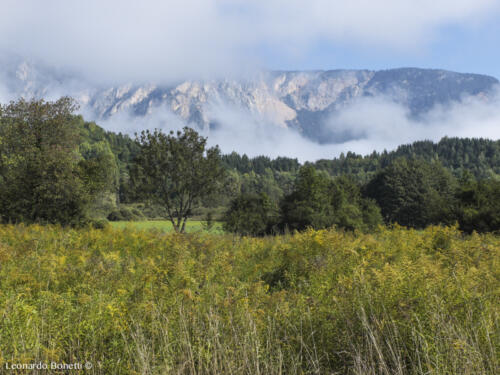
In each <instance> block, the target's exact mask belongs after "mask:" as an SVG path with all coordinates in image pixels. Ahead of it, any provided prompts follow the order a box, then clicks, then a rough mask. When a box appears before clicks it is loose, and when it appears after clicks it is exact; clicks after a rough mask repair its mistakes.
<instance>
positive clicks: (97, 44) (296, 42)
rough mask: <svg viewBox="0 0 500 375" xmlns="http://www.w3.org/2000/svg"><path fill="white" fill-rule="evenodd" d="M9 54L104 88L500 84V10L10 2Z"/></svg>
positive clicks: (481, 0)
mask: <svg viewBox="0 0 500 375" xmlns="http://www.w3.org/2000/svg"><path fill="white" fill-rule="evenodd" d="M1 3H2V7H1V12H0V53H3V54H17V55H19V56H22V57H23V58H26V57H30V58H32V59H34V60H36V61H38V60H42V61H44V62H45V63H47V64H49V65H52V66H57V67H61V68H70V69H73V70H75V71H78V72H80V73H82V74H85V75H87V76H88V77H90V78H93V79H98V80H127V81H129V80H131V79H133V80H141V81H142V80H155V81H158V80H169V79H179V78H187V77H193V78H196V77H198V76H200V75H201V76H209V75H213V74H219V75H220V74H224V75H227V74H228V73H230V72H232V73H235V74H237V73H241V71H243V72H246V71H248V70H253V69H257V68H268V69H287V70H294V69H336V68H368V69H382V68H392V67H400V66H418V67H434V68H445V69H449V70H455V71H460V72H474V73H483V74H490V75H493V76H496V77H500V63H499V62H500V48H498V46H499V45H500V43H499V42H500V22H499V20H500V17H499V14H500V13H499V10H500V1H499V0H379V1H376V0H349V1H345V0H342V1H340V0H308V1H301V0H283V1H278V0H179V1H173V0H142V1H130V0H119V1H118V0H105V1H103V0H85V1H67V0H44V1H39V0H22V1H20V0H2V1H1Z"/></svg>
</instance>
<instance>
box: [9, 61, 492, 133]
mask: <svg viewBox="0 0 500 375" xmlns="http://www.w3.org/2000/svg"><path fill="white" fill-rule="evenodd" d="M0 80H1V81H2V82H0V83H2V84H3V86H4V87H7V90H9V91H11V92H14V93H15V94H16V95H17V96H24V97H43V96H48V97H49V99H54V97H53V96H55V95H59V96H60V95H71V96H73V97H75V98H76V99H77V100H78V101H79V102H80V103H81V105H82V107H84V109H85V111H86V113H87V114H89V113H90V114H91V116H93V117H94V119H95V120H96V121H99V120H102V119H106V118H109V117H110V116H114V115H116V114H118V113H122V112H126V113H130V114H132V115H133V116H148V114H151V113H152V111H154V110H155V109H157V108H164V109H168V110H169V111H171V112H173V113H174V114H175V115H177V116H178V117H179V118H180V119H182V120H183V121H184V122H186V124H191V125H193V124H194V125H195V126H199V127H200V128H205V127H207V126H211V123H212V122H213V119H212V118H211V116H210V109H211V108H212V107H213V106H217V105H220V104H224V105H226V106H231V107H234V108H238V109H241V110H244V111H246V112H247V113H251V114H254V115H256V116H258V118H262V119H265V121H266V122H268V123H269V124H273V125H276V126H281V127H289V126H292V127H295V128H297V129H299V130H300V131H301V132H303V134H305V135H306V136H309V137H310V138H314V134H315V130H316V129H317V128H318V127H320V126H321V121H322V120H323V119H324V118H326V117H327V116H329V115H331V114H332V113H335V112H336V111H339V110H341V109H342V108H344V107H346V106H348V105H350V104H352V103H353V102H354V101H355V100H356V99H359V98H363V97H376V96H384V97H385V98H387V99H389V100H391V101H394V102H396V103H399V104H401V105H404V106H405V107H407V108H408V112H409V113H410V114H411V116H416V117H418V116H420V115H422V114H424V113H425V112H426V111H428V110H430V109H432V108H433V107H434V106H436V105H446V104H449V103H451V102H455V101H461V100H462V99H463V98H464V97H470V96H476V97H478V98H482V99H484V100H487V99H488V97H489V96H490V95H492V92H493V88H494V86H496V85H497V84H498V80H497V79H495V78H493V77H489V76H484V75H478V74H461V73H455V72H449V71H444V70H434V69H417V68H401V69H391V70H383V71H370V70H330V71H294V72H291V71H285V72H279V71H275V72H262V73H260V74H257V75H255V76H253V77H252V78H246V79H241V80H234V79H233V80H230V79H221V80H208V81H185V82H178V83H177V84H172V85H156V84H154V83H149V84H141V85H138V84H123V85H119V86H115V87H105V88H103V87H100V88H98V87H95V86H92V85H88V84H85V82H83V81H82V80H78V79H77V78H75V77H72V76H70V75H61V74H60V73H57V74H56V73H55V71H54V70H50V69H45V70H44V69H40V68H39V67H36V66H33V65H30V64H29V63H26V62H21V63H20V64H17V65H15V66H6V65H4V69H3V73H0ZM4 90H5V89H4Z"/></svg>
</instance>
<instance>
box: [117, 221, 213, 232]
mask: <svg viewBox="0 0 500 375" xmlns="http://www.w3.org/2000/svg"><path fill="white" fill-rule="evenodd" d="M110 224H111V226H112V227H113V228H115V229H137V230H151V229H154V230H159V231H161V232H172V231H173V230H174V229H173V226H172V223H171V222H170V221H169V220H151V221H114V222H113V221H112V222H110ZM201 231H206V232H209V233H222V232H223V231H222V223H220V222H215V223H214V224H213V227H212V228H210V229H207V228H205V226H204V222H203V221H200V220H190V221H188V222H187V223H186V232H187V233H192V232H201Z"/></svg>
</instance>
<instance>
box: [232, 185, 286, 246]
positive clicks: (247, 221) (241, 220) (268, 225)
mask: <svg viewBox="0 0 500 375" xmlns="http://www.w3.org/2000/svg"><path fill="white" fill-rule="evenodd" d="M223 221H224V224H223V228H224V230H226V231H228V232H233V233H238V234H241V235H244V236H264V235H266V234H269V233H272V232H273V230H274V229H275V225H276V223H277V209H276V207H275V206H273V204H272V203H271V201H270V200H269V197H268V196H267V195H266V194H260V195H257V194H241V195H240V196H238V197H237V198H235V199H234V200H233V201H232V202H231V205H230V207H229V209H228V210H227V212H226V213H225V215H224V218H223Z"/></svg>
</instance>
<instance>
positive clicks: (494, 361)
mask: <svg viewBox="0 0 500 375" xmlns="http://www.w3.org/2000/svg"><path fill="white" fill-rule="evenodd" d="M499 280H500V238H499V237H496V236H494V235H476V234H474V235H472V236H467V237H465V236H463V235H462V234H461V233H460V232H458V231H457V230H456V228H440V227H432V228H428V229H426V230H425V231H414V230H406V229H403V228H398V227H396V228H393V229H381V230H380V231H379V232H377V233H374V234H370V235H364V234H352V233H344V232H340V231H335V230H330V231H308V232H305V233H302V234H295V235H287V236H282V237H270V238H263V239H254V238H238V237H234V236H225V235H209V234H202V233H197V234H188V235H177V234H163V233H159V232H144V231H134V230H130V231H120V230H114V229H106V230H102V231H98V230H91V229H89V230H72V229H62V228H58V227H40V226H29V227H26V226H3V227H0V283H1V290H0V362H2V364H1V367H0V368H1V369H5V365H4V364H5V363H6V362H7V363H23V362H26V363H32V362H38V361H42V362H51V361H55V362H66V363H72V362H85V361H89V362H91V363H93V365H94V366H93V368H92V369H91V370H87V371H86V372H87V373H91V374H249V375H250V374H252V375H253V374H498V373H500V364H499V362H500V361H499V350H500V324H499V322H500V320H499V307H500V303H499V301H500V281H499ZM0 371H2V370H0ZM33 373H37V372H36V371H35V372H33ZM40 373H44V371H40ZM45 373H46V372H45Z"/></svg>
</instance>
